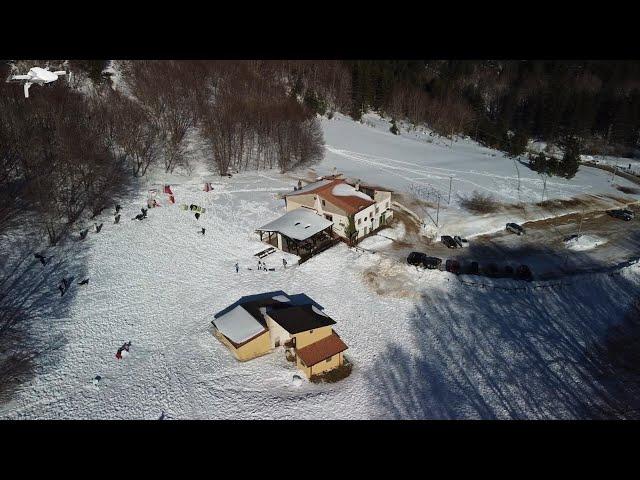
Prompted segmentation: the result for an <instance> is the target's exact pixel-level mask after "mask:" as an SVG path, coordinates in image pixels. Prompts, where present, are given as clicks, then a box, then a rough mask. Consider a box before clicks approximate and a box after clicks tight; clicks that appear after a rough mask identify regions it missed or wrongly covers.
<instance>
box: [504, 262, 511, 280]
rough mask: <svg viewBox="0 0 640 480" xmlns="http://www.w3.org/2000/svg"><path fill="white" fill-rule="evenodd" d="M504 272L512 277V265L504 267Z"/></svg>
mask: <svg viewBox="0 0 640 480" xmlns="http://www.w3.org/2000/svg"><path fill="white" fill-rule="evenodd" d="M504 274H505V276H507V277H513V267H512V266H511V265H507V266H506V267H504Z"/></svg>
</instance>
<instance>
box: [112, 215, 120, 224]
mask: <svg viewBox="0 0 640 480" xmlns="http://www.w3.org/2000/svg"><path fill="white" fill-rule="evenodd" d="M119 222H120V214H118V215H116V216H115V218H114V219H113V223H119Z"/></svg>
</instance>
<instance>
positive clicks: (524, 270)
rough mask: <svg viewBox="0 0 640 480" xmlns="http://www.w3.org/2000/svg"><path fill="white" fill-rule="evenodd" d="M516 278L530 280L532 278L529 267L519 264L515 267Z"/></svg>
mask: <svg viewBox="0 0 640 480" xmlns="http://www.w3.org/2000/svg"><path fill="white" fill-rule="evenodd" d="M516 278H518V279H520V280H531V279H532V278H533V274H532V273H531V269H530V268H529V267H528V266H527V265H520V266H519V267H518V268H516Z"/></svg>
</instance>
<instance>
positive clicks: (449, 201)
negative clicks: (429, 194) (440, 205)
mask: <svg viewBox="0 0 640 480" xmlns="http://www.w3.org/2000/svg"><path fill="white" fill-rule="evenodd" d="M452 183H453V175H449V199H448V200H447V205H449V204H450V203H451V184H452Z"/></svg>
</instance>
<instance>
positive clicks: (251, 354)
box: [214, 330, 271, 362]
mask: <svg viewBox="0 0 640 480" xmlns="http://www.w3.org/2000/svg"><path fill="white" fill-rule="evenodd" d="M214 334H215V336H216V337H217V338H218V340H220V341H221V342H222V343H224V344H225V345H226V346H227V348H228V349H229V350H231V352H232V353H233V355H234V356H235V357H236V358H237V359H238V360H240V361H241V362H245V361H247V360H251V359H252V358H256V357H259V356H260V355H264V354H265V353H269V351H271V339H270V338H269V331H268V330H267V331H265V332H264V333H263V334H262V335H260V336H258V337H256V338H254V339H253V340H251V341H250V342H247V343H245V344H244V345H242V346H241V347H239V348H236V347H234V346H233V344H232V343H231V342H230V341H229V340H228V339H227V337H225V336H224V335H222V334H221V333H220V332H218V331H217V330H214Z"/></svg>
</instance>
